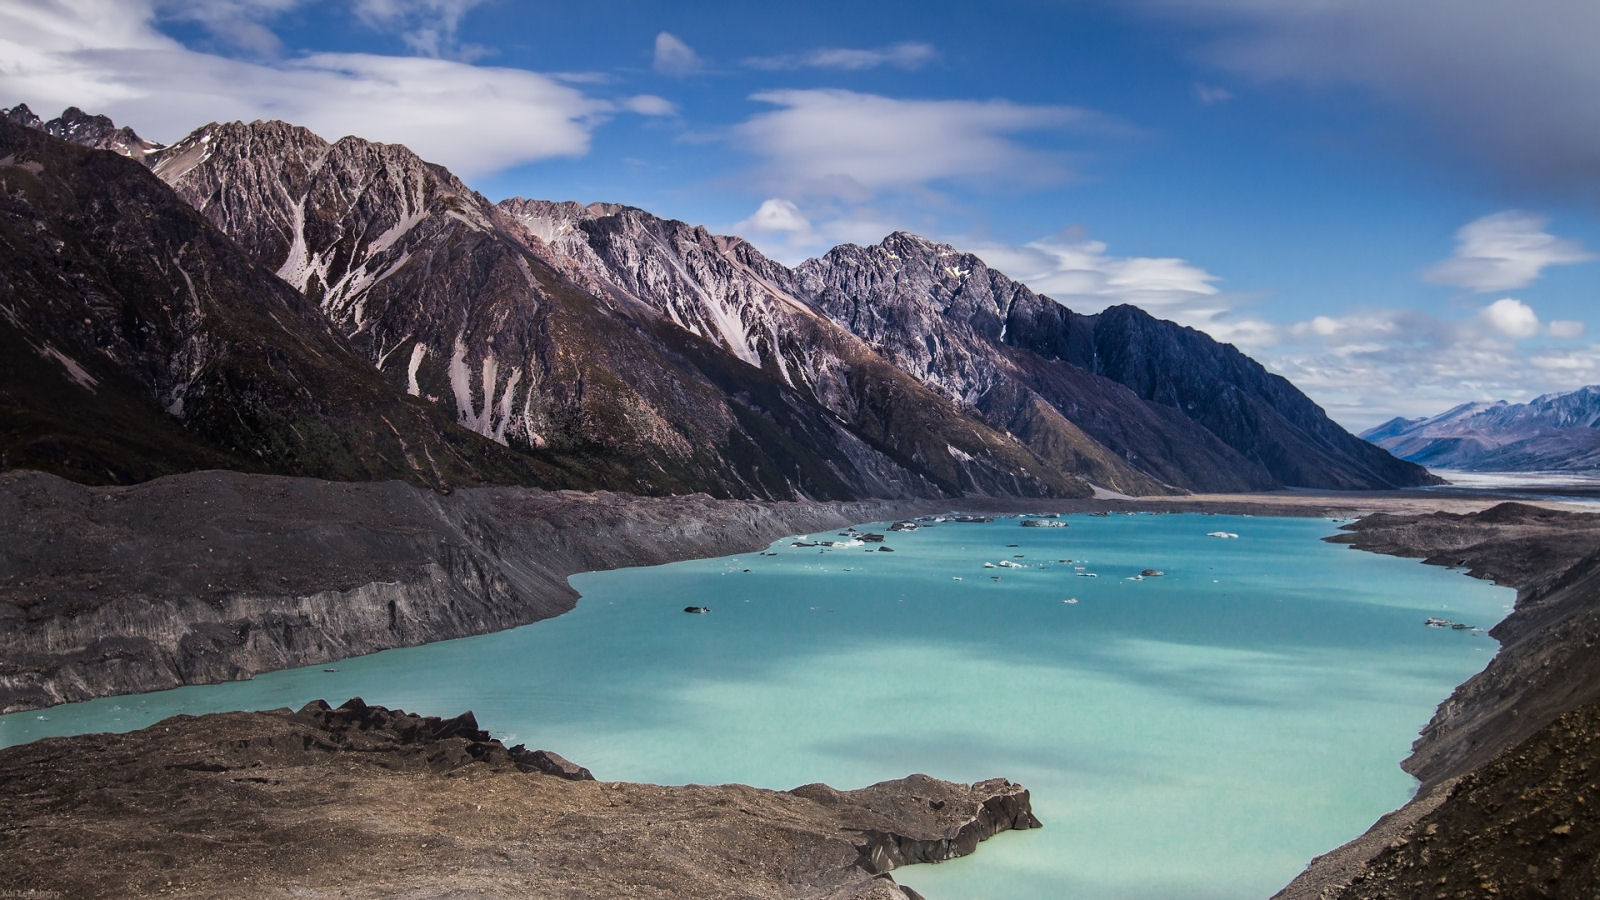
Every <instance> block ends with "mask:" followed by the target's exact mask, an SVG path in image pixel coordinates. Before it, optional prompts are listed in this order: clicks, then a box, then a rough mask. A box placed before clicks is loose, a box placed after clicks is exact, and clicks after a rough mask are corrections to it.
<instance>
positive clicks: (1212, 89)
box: [1194, 84, 1233, 106]
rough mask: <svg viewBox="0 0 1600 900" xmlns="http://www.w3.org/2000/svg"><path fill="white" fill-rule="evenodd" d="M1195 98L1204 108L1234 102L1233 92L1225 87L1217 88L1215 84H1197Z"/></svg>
mask: <svg viewBox="0 0 1600 900" xmlns="http://www.w3.org/2000/svg"><path fill="white" fill-rule="evenodd" d="M1194 97H1195V99H1196V100H1199V101H1200V104H1201V105H1202V106H1215V105H1217V104H1218V103H1226V102H1228V101H1229V100H1232V99H1233V91H1230V90H1228V89H1227V88H1224V87H1217V86H1216V85H1214V84H1196V85H1195V86H1194Z"/></svg>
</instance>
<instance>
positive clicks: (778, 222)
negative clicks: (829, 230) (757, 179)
mask: <svg viewBox="0 0 1600 900" xmlns="http://www.w3.org/2000/svg"><path fill="white" fill-rule="evenodd" d="M733 229H734V232H735V233H737V234H743V233H745V232H750V231H758V232H787V233H790V234H802V235H803V234H809V233H810V231H811V222H810V220H808V219H807V218H806V217H805V216H804V215H802V214H801V212H800V207H798V206H795V205H794V204H793V203H790V202H789V201H788V200H784V199H782V198H781V197H773V198H771V199H768V200H763V201H762V202H761V206H760V207H758V208H757V209H756V211H755V212H754V213H752V214H751V216H750V218H748V219H745V220H744V221H742V222H740V223H739V224H737V225H735V226H733Z"/></svg>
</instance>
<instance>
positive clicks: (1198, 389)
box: [1014, 306, 1438, 490]
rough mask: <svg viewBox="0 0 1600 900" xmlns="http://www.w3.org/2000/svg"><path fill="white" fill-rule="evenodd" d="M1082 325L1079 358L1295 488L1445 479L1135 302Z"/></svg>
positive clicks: (1225, 348) (1227, 349)
mask: <svg viewBox="0 0 1600 900" xmlns="http://www.w3.org/2000/svg"><path fill="white" fill-rule="evenodd" d="M1075 319H1076V320H1075V321H1073V322H1071V325H1072V326H1074V330H1080V331H1087V339H1086V340H1084V339H1077V340H1075V339H1073V338H1072V337H1071V336H1070V331H1069V337H1068V339H1067V341H1066V344H1067V347H1068V353H1069V354H1070V355H1069V356H1068V357H1067V358H1068V359H1069V360H1070V361H1072V362H1074V363H1076V364H1077V365H1079V366H1082V367H1083V368H1085V369H1088V370H1090V371H1093V372H1095V373H1097V374H1100V375H1105V376H1106V377H1108V378H1111V379H1113V380H1115V381H1118V382H1120V383H1122V384H1125V385H1127V386H1128V387H1130V388H1132V389H1133V392H1134V393H1135V394H1138V395H1139V396H1140V397H1142V398H1144V399H1145V400H1148V401H1150V402H1152V403H1155V404H1158V405H1161V406H1166V407H1169V408H1172V409H1176V410H1179V411H1181V412H1182V413H1184V414H1185V415H1187V416H1188V417H1189V418H1191V419H1192V420H1194V421H1195V422H1198V423H1200V424H1201V425H1203V426H1205V428H1206V429H1207V430H1208V431H1210V432H1211V433H1212V434H1215V435H1216V436H1217V437H1218V438H1220V439H1221V440H1222V441H1223V442H1224V443H1226V444H1227V445H1229V446H1230V447H1233V448H1234V449H1235V450H1237V451H1239V452H1240V453H1242V454H1243V455H1244V456H1245V457H1246V458H1248V459H1250V460H1251V461H1252V462H1254V463H1256V464H1258V465H1260V466H1261V467H1263V468H1265V469H1266V470H1267V471H1268V472H1270V473H1272V475H1273V477H1275V478H1277V479H1279V480H1281V481H1282V482H1283V483H1284V484H1286V485H1292V486H1295V487H1311V488H1326V489H1333V490H1357V489H1370V488H1392V487H1407V486H1412V485H1419V484H1432V483H1437V481H1438V479H1437V478H1435V477H1434V476H1432V475H1430V474H1428V472H1427V471H1426V470H1425V469H1423V468H1422V467H1421V466H1419V465H1416V464H1414V463H1409V462H1405V461H1403V460H1399V459H1395V458H1394V457H1393V456H1390V455H1389V454H1388V453H1386V452H1379V453H1374V452H1373V450H1374V449H1376V448H1374V447H1373V446H1372V445H1371V444H1368V443H1366V442H1365V441H1362V440H1360V439H1359V438H1357V437H1355V436H1354V435H1352V434H1350V433H1349V432H1347V431H1345V430H1344V429H1343V428H1341V427H1339V426H1338V425H1337V424H1335V423H1334V422H1333V420H1331V419H1329V418H1328V417H1327V414H1326V413H1324V412H1323V411H1322V408H1321V407H1319V406H1317V405H1316V404H1315V403H1312V402H1311V400H1310V399H1309V398H1307V397H1306V395H1304V394H1302V393H1300V391H1299V390H1298V389H1296V388H1295V386H1294V385H1292V384H1290V383H1289V381H1288V380H1287V379H1285V378H1283V377H1282V376H1279V375H1274V374H1272V373H1270V372H1268V371H1267V370H1266V369H1265V368H1263V367H1262V366H1261V364H1260V363H1258V362H1256V361H1255V360H1253V359H1251V358H1249V357H1248V356H1245V355H1244V354H1243V353H1240V352H1239V351H1238V350H1237V349H1235V348H1234V347H1233V346H1232V345H1229V344H1219V343H1217V342H1216V341H1214V340H1212V339H1211V338H1210V337H1208V336H1207V335H1205V334H1203V333H1201V332H1199V331H1196V330H1194V329H1193V328H1185V327H1182V326H1180V325H1176V324H1174V323H1172V322H1167V321H1163V320H1161V319H1157V318H1155V317H1154V316H1151V315H1150V314H1149V313H1146V312H1144V311H1143V310H1140V309H1137V308H1135V307H1132V306H1114V307H1111V308H1110V309H1107V310H1105V311H1104V312H1101V313H1099V314H1098V315H1094V316H1078V317H1075ZM1025 334H1026V332H1022V333H1019V334H1018V335H1017V337H1016V338H1014V340H1018V341H1021V340H1025V339H1027V338H1026V337H1025ZM1045 337H1046V339H1048V340H1052V341H1055V340H1058V338H1057V337H1056V336H1055V335H1050V334H1046V335H1045Z"/></svg>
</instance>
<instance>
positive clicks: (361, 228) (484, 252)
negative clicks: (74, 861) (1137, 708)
mask: <svg viewBox="0 0 1600 900" xmlns="http://www.w3.org/2000/svg"><path fill="white" fill-rule="evenodd" d="M4 118H5V119H6V121H5V122H4V123H0V185H3V186H4V190H3V191H0V193H3V194H4V196H3V197H0V245H3V246H4V247H5V258H4V259H3V260H0V305H3V309H0V312H3V313H4V315H3V317H0V344H3V345H4V346H5V347H6V354H5V357H4V361H0V416H3V423H0V424H3V431H0V453H3V454H4V456H3V459H0V464H3V466H4V467H32V468H42V469H46V470H48V471H56V472H58V473H61V474H67V475H69V476H70V477H74V478H77V479H79V480H85V481H107V482H118V481H128V480H139V479H142V478H147V477H151V476H153V475H155V474H161V473H163V472H167V471H181V470H185V469H190V468H199V467H207V466H220V467H228V468H239V469H243V470H247V471H275V472H284V473H294V474H315V475H321V476H324V477H330V478H363V479H367V478H401V479H405V480H408V481H412V482H414V483H420V484H428V485H432V486H436V487H442V486H447V485H450V484H481V483H500V484H534V485H541V486H548V487H579V488H597V487H603V488H612V489H619V490H626V491H631V492H636V493H653V494H664V493H680V492H690V491H705V492H708V493H711V494H713V495H715V496H739V497H753V498H773V499H780V498H796V497H810V498H817V499H843V498H853V497H869V496H871V497H940V496H959V495H963V494H987V495H1009V496H1040V497H1049V496H1057V497H1060V496H1086V495H1088V494H1089V493H1090V492H1091V490H1093V489H1094V488H1095V487H1099V488H1104V489H1108V490H1112V491H1119V492H1125V493H1131V494H1154V493H1176V492H1183V491H1194V490H1202V491H1216V490H1259V489H1268V488H1275V487H1281V486H1303V487H1319V488H1383V487H1397V486H1405V485H1414V484H1420V483H1426V482H1428V481H1429V480H1430V479H1431V476H1430V475H1428V474H1427V473H1426V472H1425V471H1424V470H1423V469H1422V468H1421V467H1419V466H1416V465H1413V464H1411V463H1406V462H1402V461H1400V460H1397V459H1395V458H1394V457H1392V456H1391V455H1389V454H1388V453H1386V452H1384V451H1382V450H1380V449H1378V448H1376V447H1374V446H1372V445H1371V444H1368V443H1365V442H1363V441H1360V440H1358V439H1357V438H1355V437H1354V436H1352V435H1350V434H1348V433H1347V432H1345V431H1344V430H1343V429H1341V428H1339V427H1338V426H1337V425H1335V424H1334V423H1333V422H1332V421H1331V420H1329V419H1328V418H1327V417H1326V415H1324V414H1323V412H1322V410H1321V409H1319V408H1318V407H1317V406H1316V405H1315V404H1313V403H1312V402H1311V401H1310V400H1309V399H1307V398H1306V397H1305V396H1304V395H1303V394H1301V393H1300V392H1299V391H1297V390H1296V389H1295V388H1294V387H1293V386H1292V385H1291V384H1289V382H1287V381H1285V380H1284V379H1282V378H1280V377H1278V376H1275V375H1272V374H1270V373H1268V372H1266V370H1264V369H1263V368H1262V367H1261V366H1260V365H1258V364H1257V363H1255V362H1254V361H1252V360H1250V359H1249V358H1248V357H1246V356H1244V355H1243V354H1241V353H1239V352H1238V351H1237V350H1236V349H1234V348H1233V347H1232V346H1229V345H1223V344H1218V343H1216V342H1215V341H1213V340H1211V339H1210V338H1208V337H1206V336H1205V335H1204V334H1201V333H1200V332H1197V331H1194V330H1192V329H1188V328H1183V327H1181V326H1178V325H1175V324H1173V323H1171V322H1165V321H1161V320H1158V319H1155V318H1152V317H1151V316H1149V315H1147V314H1146V313H1144V312H1142V311H1140V310H1137V309H1134V308H1133V307H1126V306H1123V307H1114V308H1112V309H1109V310H1106V311H1105V312H1102V313H1100V314H1098V315H1092V316H1083V315H1078V314H1076V313H1073V312H1071V311H1069V310H1067V309H1066V308H1065V307H1062V306H1061V305H1059V304H1057V303H1055V302H1054V301H1052V300H1050V299H1049V298H1046V297H1042V296H1039V295H1038V294H1035V293H1034V292H1032V291H1031V290H1029V289H1028V288H1027V287H1025V286H1024V285H1021V284H1019V283H1017V282H1015V281H1012V280H1011V279H1009V278H1007V277H1006V276H1005V275H1003V274H1001V273H999V272H996V271H994V270H992V269H990V268H989V267H988V266H986V265H985V264H984V263H983V261H982V260H981V259H979V258H978V257H976V256H973V255H971V254H968V253H963V252H961V251H959V250H957V249H956V248H954V247H951V246H949V245H945V244H939V243H935V242H932V241H929V240H927V239H924V238H921V237H918V236H916V235H910V234H904V233H897V234H893V235H890V236H889V237H887V238H886V239H885V240H884V241H883V242H882V243H880V244H878V245H876V246H873V247H857V246H854V245H846V246H842V247H838V248H835V249H834V250H832V251H830V252H829V253H828V254H826V255H825V256H823V257H821V258H819V259H813V260H808V261H807V262H805V263H803V264H801V265H800V266H798V267H796V268H793V269H791V268H788V267H786V266H783V265H781V264H779V263H776V262H774V261H773V260H770V259H767V258H766V257H765V256H763V255H762V254H761V253H760V252H759V251H757V250H756V249H755V248H754V247H753V246H751V245H750V244H748V243H746V242H744V241H742V240H740V239H738V238H733V237H722V236H715V235H712V234H710V233H708V232H707V231H706V230H705V229H704V228H700V227H696V226H691V225H687V224H685V223H682V222H677V221H670V220H663V219H660V218H658V217H656V216H653V215H651V214H649V213H647V212H644V211H642V210H638V209H633V208H630V207H624V206H617V205H604V204H595V205H590V206H579V205H577V204H573V203H554V202H548V201H542V200H523V199H512V200H507V201H504V202H502V203H499V204H492V203H490V202H489V201H487V200H486V199H485V198H483V197H482V196H481V195H479V194H477V193H475V192H474V191H472V190H471V189H470V188H468V187H467V186H466V185H464V184H462V183H461V182H460V181H459V180H458V179H457V178H455V176H453V175H452V174H451V173H450V172H449V171H447V170H445V169H444V168H442V167H440V166H437V165H434V164H431V163H427V162H425V161H423V160H422V159H420V158H418V157H417V156H416V155H415V154H413V153H412V152H411V151H409V150H408V149H406V148H405V147H403V146H399V145H392V144H390V145H385V144H378V143H373V142H370V141H366V140H363V139H360V138H356V137H345V138H341V139H340V140H338V141H335V142H333V143H329V142H327V141H325V140H323V139H322V138H320V137H318V136H317V135H315V134H313V133H311V132H310V131H307V130H306V129H304V128H300V127H297V126H293V125H288V124H285V123H281V122H255V123H251V124H243V123H237V122H235V123H227V124H215V123H214V124H210V125H206V126H204V127H202V128H199V129H197V130H195V131H194V132H193V133H191V134H190V135H189V136H187V137H185V138H184V139H183V140H181V141H178V142H176V143H174V144H172V145H170V146H164V147H163V146H159V145H155V144H152V143H150V142H148V141H144V140H142V139H140V138H139V136H138V135H137V134H136V133H134V132H133V131H132V130H131V129H128V128H126V127H123V128H118V127H116V126H115V124H114V123H112V122H111V121H110V120H109V119H106V118H105V117H103V116H90V115H87V114H85V113H83V112H82V111H80V110H77V109H69V110H67V111H66V112H65V113H64V114H63V115H62V116H61V117H58V118H56V119H53V120H50V121H48V122H45V121H41V120H40V119H39V118H38V117H37V116H35V115H33V113H32V112H31V111H29V110H28V109H27V108H26V107H25V106H19V107H16V108H14V109H12V110H9V111H7V112H6V113H5V116H4ZM73 144H77V145H81V146H73ZM85 147H90V148H97V149H102V150H109V151H112V152H111V153H96V152H93V151H91V150H86V149H84V148H85ZM119 156H121V157H125V158H118V157H119Z"/></svg>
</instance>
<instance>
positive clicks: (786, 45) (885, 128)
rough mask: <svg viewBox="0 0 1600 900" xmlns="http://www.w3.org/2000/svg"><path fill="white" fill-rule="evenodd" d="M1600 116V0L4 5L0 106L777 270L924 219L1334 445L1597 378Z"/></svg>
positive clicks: (288, 0) (65, 1) (30, 1)
mask: <svg viewBox="0 0 1600 900" xmlns="http://www.w3.org/2000/svg"><path fill="white" fill-rule="evenodd" d="M945 7H949V8H945ZM1596 96H1600V3H1597V2H1594V0H1523V2H1520V3H1514V4H1513V3H1509V2H1501V0H1406V2H1403V3H1396V2H1393V0H1304V2H1293V3H1290V2H1278V0H1185V2H1180V0H1120V2H1117V0H988V2H986V3H983V4H976V3H971V4H929V3H926V2H878V3H873V2H864V0H857V2H850V3H846V2H806V0H793V2H788V3H785V4H765V3H749V2H743V3H695V2H689V0H680V2H673V3H668V2H655V0H630V2H621V0H587V2H584V3H576V4H574V3H559V4H558V3H547V2H517V0H345V2H335V0H213V2H182V0H0V105H3V106H10V105H12V104H14V103H18V102H25V103H27V104H28V105H29V106H30V107H31V108H32V109H33V110H34V112H35V113H37V114H39V115H41V116H42V117H44V118H51V117H53V116H54V115H57V114H59V112H60V111H61V110H62V109H63V108H65V107H66V106H69V105H76V106H79V107H81V108H83V109H85V110H87V111H89V112H94V113H103V114H106V115H109V116H111V117H112V118H113V119H114V120H115V121H116V122H117V123H118V124H119V125H129V126H132V127H133V128H134V129H135V130H136V131H138V132H139V133H140V134H141V135H142V136H144V137H146V138H149V139H154V140H159V141H169V142H170V141H173V140H177V139H178V138H181V137H183V136H184V135H185V134H187V133H189V132H190V131H192V130H194V129H195V128H197V127H199V126H201V125H204V124H205V123H207V122H210V121H228V120H234V119H240V120H245V121H248V120H252V119H257V118H276V119H284V120H286V121H290V122H294V123H297V124H301V125H305V126H308V127H310V128H311V129H312V130H314V131H316V132H317V133H319V134H321V135H322V136H323V137H325V138H328V139H329V140H333V139H336V138H338V137H340V136H343V135H345V134H356V135H359V136H361V137H365V138H368V139H372V140H380V141H390V142H398V143H404V144H407V145H408V146H410V147H411V148H412V149H414V150H416V151H417V152H418V153H419V154H421V155H422V156H423V157H424V158H427V159H429V160H431V161H434V162H438V163H442V164H444V165H446V166H448V167H449V168H450V169H451V170H453V171H454V172H455V173H456V174H457V175H459V176H461V177H462V178H463V179H464V180H465V181H466V182H467V183H468V184H470V185H472V186H473V187H474V188H476V189H477V190H479V191H480V192H482V193H483V194H484V195H485V196H487V197H488V198H489V199H490V200H496V201H497V200H501V199H504V198H507V197H512V196H524V197H534V198H542V199H550V200H577V201H581V202H585V203H587V202H593V201H607V202H619V203H626V204H629V205H633V206H638V207H642V208H644V209H647V210H649V211H651V212H653V213H656V214H658V215H662V216H666V217H670V218H676V219H682V220H684V221H687V222H692V223H696V224H703V225H705V226H706V227H708V228H710V229H711V230H712V231H714V232H717V233H728V234H738V235H740V236H742V237H745V238H746V239H748V240H750V241H751V242H752V243H754V244H755V245H756V246H757V247H758V248H760V249H761V250H762V251H763V252H765V253H767V254H768V255H770V256H772V257H774V258H776V259H778V260H779V261H781V262H785V263H788V264H794V263H797V262H799V261H801V260H803V259H805V258H807V257H810V256H816V255H820V254H821V253H824V252H826V251H827V250H828V249H829V248H830V247H832V246H834V245H836V244H839V243H843V242H851V243H858V244H871V243H876V242H877V241H879V240H881V239H882V238H883V237H884V236H885V235H887V234H888V233H890V232H892V231H896V230H904V231H912V232H915V233H918V234H922V235H925V236H927V237H930V238H933V239H936V240H940V241H946V242H949V243H951V244H954V245H956V246H957V247H959V248H961V249H964V250H969V251H972V252H974V253H977V254H978V255H979V256H980V257H982V258H983V259H984V260H985V261H986V262H987V263H988V264H989V265H991V266H992V267H994V268H996V269H999V270H1000V271H1002V272H1005V273H1007V274H1009V275H1011V276H1012V277H1014V278H1017V279H1019V280H1021V281H1023V282H1025V283H1027V284H1028V285H1030V286H1031V287H1033V288H1034V289H1035V290H1037V291H1039V292H1041V293H1044V294H1047V295H1049V296H1050V297H1052V298H1054V299H1055V300H1057V301H1058V302H1061V303H1063V304H1065V305H1066V306H1068V307H1069V308H1071V309H1073V310H1076V311H1078V312H1082V313H1093V312H1097V311H1099V310H1100V309H1103V308H1105V307H1107V306H1110V305H1113V304H1117V303H1132V304H1134V305H1137V306H1140V307H1143V308H1144V309H1146V310H1148V311H1150V312H1151V313H1153V314H1155V315H1158V316H1160V317H1162V318H1167V319H1172V320H1173V321H1176V322H1179V323H1181V324H1184V325H1189V326H1192V327H1195V328H1198V329H1201V330H1203V331H1205V332H1207V333H1209V334H1210V335H1212V336H1213V337H1215V338H1217V339H1218V340H1222V341H1226V342H1230V343H1233V344H1235V345H1237V346H1238V347H1239V348H1240V349H1241V350H1243V351H1245V352H1246V353H1248V354H1250V355H1251V356H1252V357H1254V358H1256V359H1257V360H1259V361H1260V362H1262V364H1264V365H1265V366H1267V368H1268V369H1270V370H1272V371H1274V372H1277V373H1279V374H1281V375H1284V376H1285V377H1287V378H1289V379H1290V380H1291V381H1292V382H1294V383H1295V385H1296V386H1297V387H1299V388H1300V389H1301V390H1302V391H1304V392H1306V393H1307V394H1308V395H1309V396H1310V397H1311V398H1312V399H1313V400H1315V401H1316V402H1318V403H1319V404H1321V405H1322V406H1323V407H1324V408H1325V409H1326V410H1327V411H1328V413H1329V414H1330V415H1332V416H1333V417H1334V419H1335V420H1337V421H1339V422H1340V423H1341V424H1343V425H1345V426H1346V427H1348V428H1351V429H1354V430H1360V429H1363V428H1366V427H1369V426H1372V425H1376V424H1378V423H1380V422H1382V421H1384V420H1386V419H1388V418H1390V417H1391V416H1395V415H1405V416H1418V415H1430V414H1434V413H1438V412H1442V411H1444V410H1445V409H1447V408H1449V407H1451V406H1454V405H1456V404H1458V403H1462V402H1467V401H1481V400H1499V399H1504V400H1510V401H1521V400H1527V399H1531V398H1532V397H1534V396H1536V395H1538V394H1541V393H1547V392H1554V391H1564V390H1571V389H1574V388H1577V387H1580V386H1583V385H1587V384H1595V383H1600V104H1597V103H1596V102H1594V98H1595V97H1596Z"/></svg>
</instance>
